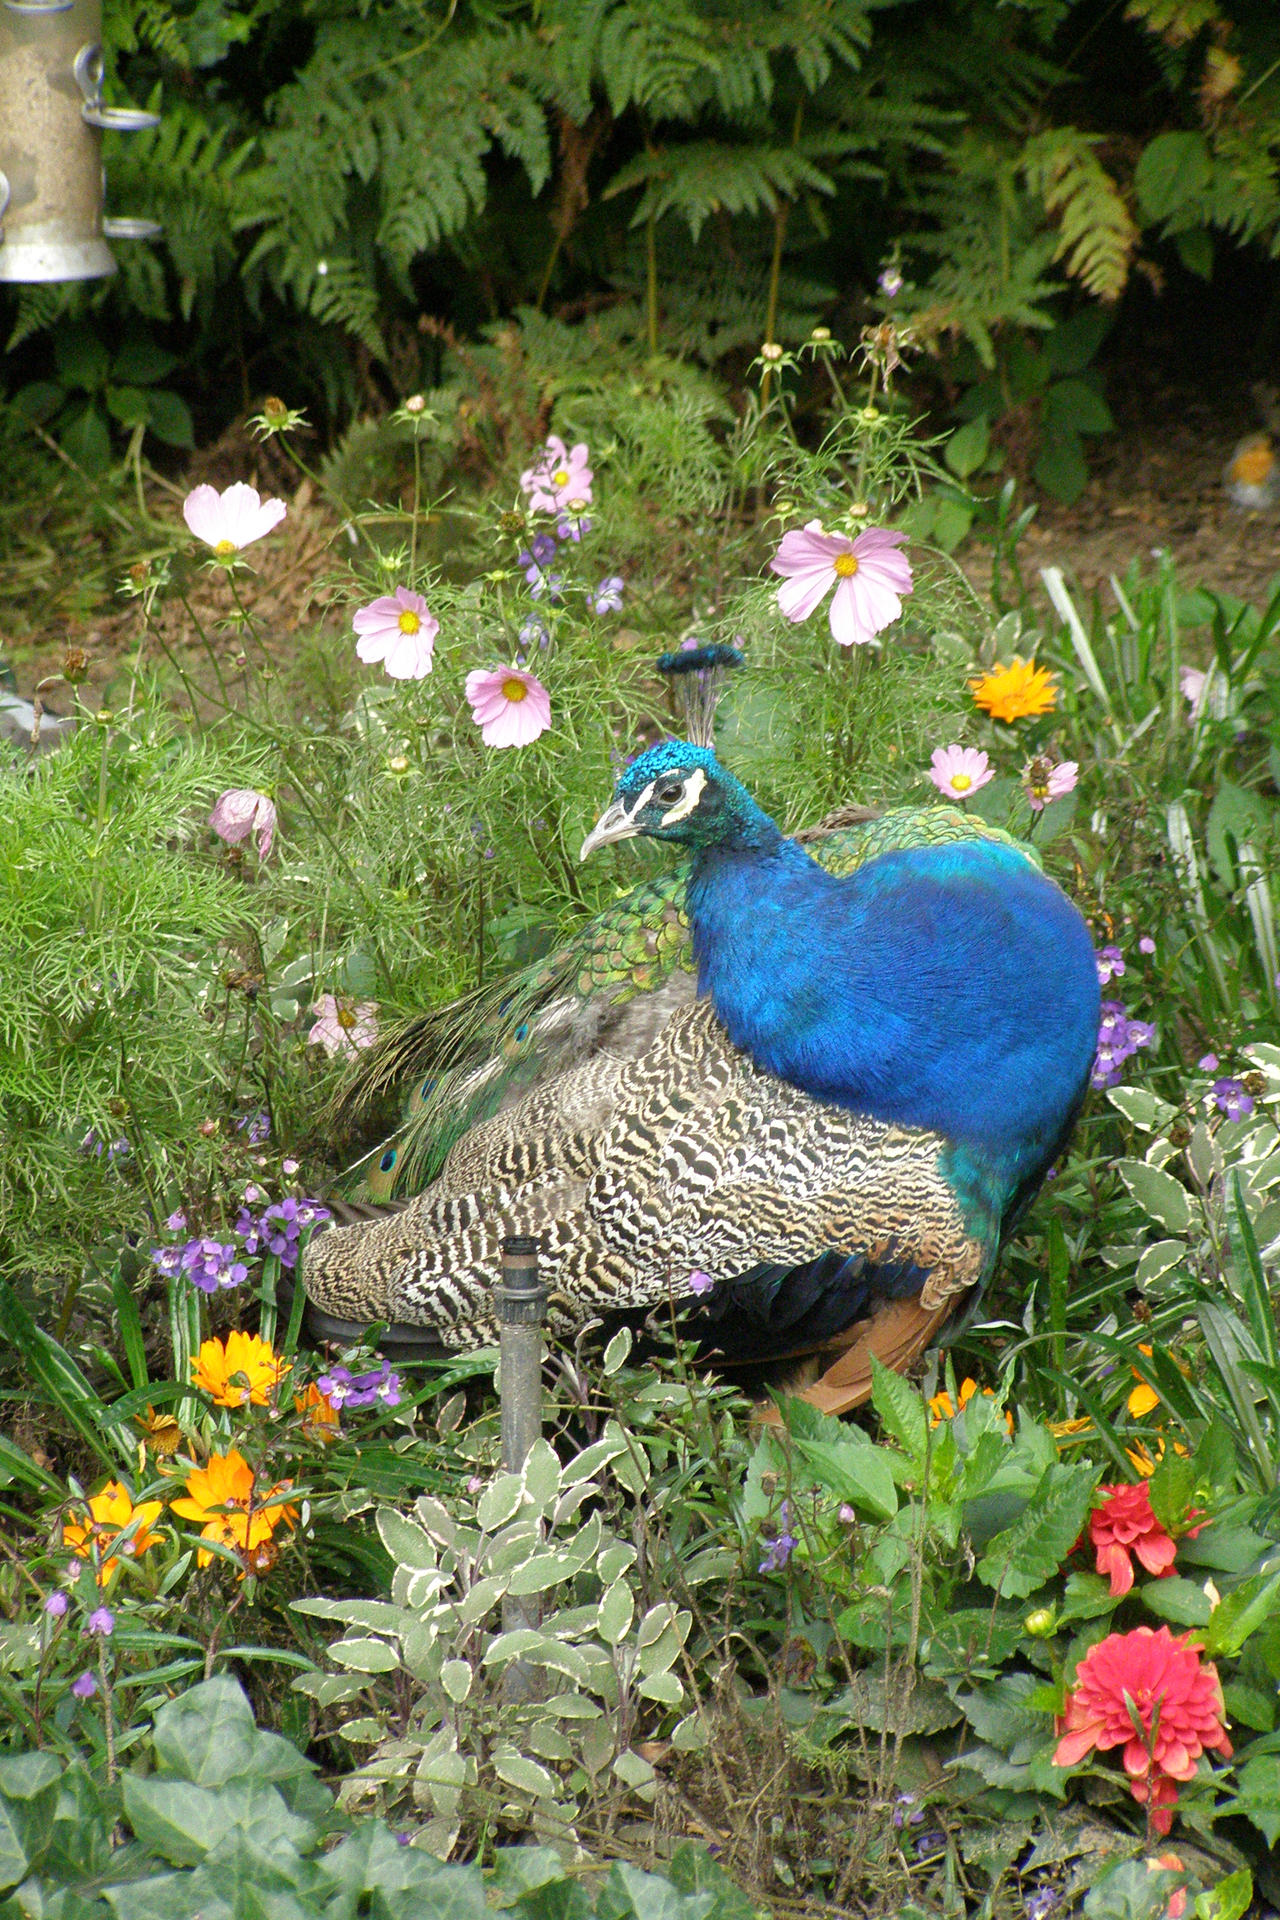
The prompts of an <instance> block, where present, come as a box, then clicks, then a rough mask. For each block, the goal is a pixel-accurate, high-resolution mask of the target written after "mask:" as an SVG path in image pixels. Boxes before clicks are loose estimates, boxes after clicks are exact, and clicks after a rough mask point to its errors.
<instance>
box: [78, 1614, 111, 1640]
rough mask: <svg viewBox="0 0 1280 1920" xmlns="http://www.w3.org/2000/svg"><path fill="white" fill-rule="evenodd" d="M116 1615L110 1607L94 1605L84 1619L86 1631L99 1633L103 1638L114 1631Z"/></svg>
mask: <svg viewBox="0 0 1280 1920" xmlns="http://www.w3.org/2000/svg"><path fill="white" fill-rule="evenodd" d="M115 1624H116V1617H115V1615H114V1613H112V1611H111V1609H110V1607H95V1608H94V1610H93V1612H92V1613H91V1614H90V1615H89V1618H88V1619H87V1620H86V1621H85V1632H86V1633H98V1634H101V1635H102V1637H103V1639H105V1638H106V1636H107V1635H108V1634H109V1633H113V1632H114V1631H115Z"/></svg>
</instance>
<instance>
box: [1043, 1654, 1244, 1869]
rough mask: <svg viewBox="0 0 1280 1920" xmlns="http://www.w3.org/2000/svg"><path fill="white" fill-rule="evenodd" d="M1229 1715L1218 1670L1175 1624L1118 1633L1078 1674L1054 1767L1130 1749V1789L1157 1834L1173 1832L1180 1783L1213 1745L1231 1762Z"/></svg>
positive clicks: (1126, 1764) (1126, 1758)
mask: <svg viewBox="0 0 1280 1920" xmlns="http://www.w3.org/2000/svg"><path fill="white" fill-rule="evenodd" d="M1224 1712H1225V1708H1224V1706H1223V1700H1222V1687H1221V1685H1220V1684H1219V1681H1218V1672H1217V1668H1216V1667H1214V1666H1213V1665H1212V1664H1209V1663H1204V1664H1202V1662H1201V1659H1200V1648H1199V1647H1198V1646H1197V1645H1196V1644H1195V1643H1194V1642H1192V1641H1191V1640H1190V1639H1189V1638H1184V1639H1181V1640H1175V1639H1174V1637H1173V1635H1172V1634H1171V1633H1170V1631H1169V1629H1168V1627H1159V1628H1157V1629H1156V1630H1155V1631H1153V1630H1152V1629H1151V1628H1150V1627H1135V1628H1134V1630H1133V1632H1132V1633H1112V1634H1109V1635H1108V1636H1107V1638H1106V1639H1105V1640H1102V1641H1100V1642H1099V1643H1098V1645H1097V1646H1096V1647H1091V1648H1090V1649H1089V1652H1088V1653H1087V1654H1086V1655H1085V1657H1084V1659H1083V1660H1082V1661H1081V1662H1080V1665H1079V1667H1078V1668H1077V1669H1076V1684H1075V1688H1074V1690H1073V1691H1072V1692H1070V1693H1068V1695H1067V1710H1066V1713H1065V1714H1064V1715H1063V1717H1062V1719H1061V1720H1060V1721H1059V1723H1058V1732H1059V1733H1060V1734H1061V1736H1062V1737H1061V1739H1060V1740H1059V1741H1058V1746H1057V1751H1056V1752H1055V1754H1054V1756H1053V1763H1054V1765H1055V1766H1057V1767H1074V1766H1075V1765H1076V1763H1077V1762H1078V1761H1080V1760H1083V1759H1084V1756H1085V1754H1086V1753H1088V1752H1090V1750H1091V1749H1093V1748H1096V1749H1097V1750H1098V1751H1099V1752H1103V1751H1104V1750H1105V1749H1107V1748H1109V1747H1119V1746H1123V1748H1124V1754H1123V1756H1122V1758H1123V1761H1124V1770H1125V1772H1126V1773H1127V1774H1128V1775H1129V1791H1130V1792H1131V1793H1132V1795H1133V1797H1134V1799H1135V1800H1136V1801H1137V1802H1138V1804H1139V1805H1140V1806H1145V1807H1146V1808H1147V1818H1148V1820H1149V1821H1150V1823H1151V1826H1152V1828H1153V1830H1154V1831H1155V1832H1156V1833H1168V1831H1169V1828H1170V1827H1171V1826H1172V1824H1173V1808H1174V1807H1175V1806H1176V1804H1177V1800H1178V1789H1177V1784H1176V1783H1177V1782H1178V1781H1179V1780H1190V1779H1192V1778H1193V1777H1194V1774H1195V1770H1196V1763H1197V1761H1198V1760H1199V1758H1200V1756H1201V1754H1202V1753H1204V1752H1205V1751H1206V1749H1207V1748H1210V1747H1212V1748H1213V1749H1214V1751H1215V1752H1217V1753H1220V1754H1221V1755H1222V1756H1223V1758H1224V1759H1230V1757H1231V1742H1230V1741H1229V1740H1228V1738H1227V1732H1226V1727H1225V1725H1224V1723H1223V1715H1224ZM1139 1727H1141V1729H1142V1734H1141V1737H1139V1733H1138V1729H1139Z"/></svg>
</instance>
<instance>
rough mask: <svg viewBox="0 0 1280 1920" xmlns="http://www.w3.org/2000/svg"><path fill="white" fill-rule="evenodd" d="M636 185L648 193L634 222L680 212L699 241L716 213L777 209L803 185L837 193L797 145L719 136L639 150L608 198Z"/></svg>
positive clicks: (611, 184)
mask: <svg viewBox="0 0 1280 1920" xmlns="http://www.w3.org/2000/svg"><path fill="white" fill-rule="evenodd" d="M633 187H643V188H644V192H643V193H642V194H641V196H640V202H639V205H638V206H637V207H636V210H635V212H634V213H633V214H632V216H631V224H632V226H642V225H643V224H644V223H645V222H646V221H648V220H660V219H661V218H662V216H663V214H665V213H672V212H675V213H679V214H680V215H681V216H682V218H683V219H684V221H685V223H686V224H687V226H688V228H689V231H690V232H691V233H692V235H693V237H694V239H695V240H696V239H697V238H698V236H699V234H700V233H701V232H702V228H703V226H704V224H705V223H706V221H707V220H708V219H709V218H710V217H711V215H712V214H714V213H721V212H724V213H759V212H761V211H767V212H769V213H772V212H774V211H775V209H776V208H777V206H778V203H779V200H780V199H781V200H791V199H794V197H795V196H796V194H797V193H799V192H800V191H801V190H802V189H803V188H806V187H807V188H808V189H809V190H810V191H811V192H814V193H824V194H830V193H834V192H835V183H834V181H833V180H832V178H831V176H830V174H828V173H824V172H823V171H822V169H821V168H819V167H816V166H815V165H814V164H813V162H812V161H811V160H809V159H808V158H807V157H806V156H805V155H804V154H803V153H801V152H800V151H799V149H798V148H796V147H766V146H760V147H746V146H730V145H729V144H728V143H727V142H722V141H717V140H690V141H688V142H686V143H685V144H684V145H682V146H670V147H663V148H660V149H655V150H654V151H652V152H647V153H640V154H637V155H636V157H635V159H634V160H631V161H629V162H628V163H627V165H626V166H625V167H623V168H621V169H620V170H619V172H617V173H616V174H615V175H614V177H613V179H612V180H611V181H610V182H609V184H608V186H607V187H606V188H605V189H604V193H603V195H602V198H603V199H606V200H611V199H613V198H614V196H615V195H617V194H619V193H625V192H627V190H628V189H629V188H633Z"/></svg>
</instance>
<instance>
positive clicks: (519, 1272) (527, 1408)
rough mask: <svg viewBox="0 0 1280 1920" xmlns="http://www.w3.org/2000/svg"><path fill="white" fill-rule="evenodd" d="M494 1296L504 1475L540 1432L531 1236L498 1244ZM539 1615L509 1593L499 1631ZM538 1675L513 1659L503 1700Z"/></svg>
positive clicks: (543, 1294)
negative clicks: (499, 1263) (499, 1268)
mask: <svg viewBox="0 0 1280 1920" xmlns="http://www.w3.org/2000/svg"><path fill="white" fill-rule="evenodd" d="M493 1298H494V1304H495V1305H496V1307H497V1310H498V1353H499V1361H500V1366H501V1373H502V1386H501V1405H502V1464H503V1466H504V1467H505V1468H506V1470H507V1472H508V1473H519V1472H520V1471H521V1470H522V1469H523V1467H524V1463H525V1461H526V1460H527V1459H528V1457H529V1452H530V1449H531V1448H532V1446H533V1443H534V1441H535V1440H538V1439H540V1438H541V1435H542V1323H543V1321H544V1320H545V1318H546V1313H547V1289H546V1287H545V1286H544V1285H543V1284H542V1282H541V1281H540V1280H539V1278H538V1242H537V1239H536V1237H535V1236H534V1235H533V1234H528V1233H512V1234H508V1235H507V1237H506V1239H505V1240H504V1241H503V1242H502V1278H501V1279H500V1280H499V1281H498V1283H497V1285H496V1286H495V1287H494V1289H493ZM541 1619H542V1608H541V1606H540V1604H539V1602H538V1598H537V1596H536V1595H535V1594H530V1595H527V1596H522V1597H516V1596H514V1595H510V1594H509V1595H508V1596H507V1597H506V1598H505V1599H504V1600H503V1602H502V1628H503V1632H504V1633H510V1632H512V1631H513V1630H514V1629H516V1628H519V1627H536V1626H538V1625H539V1623H540V1621H541ZM539 1678H540V1676H539V1674H538V1672H537V1671H536V1669H534V1668H532V1667H530V1666H529V1665H528V1664H527V1663H526V1662H525V1661H523V1660H513V1661H512V1662H511V1664H510V1666H508V1668H507V1670H506V1673H505V1675H504V1676H503V1692H504V1693H505V1694H506V1696H507V1698H508V1699H511V1700H527V1699H529V1698H530V1697H531V1696H532V1694H533V1693H534V1692H535V1691H536V1687H537V1684H538V1681H539Z"/></svg>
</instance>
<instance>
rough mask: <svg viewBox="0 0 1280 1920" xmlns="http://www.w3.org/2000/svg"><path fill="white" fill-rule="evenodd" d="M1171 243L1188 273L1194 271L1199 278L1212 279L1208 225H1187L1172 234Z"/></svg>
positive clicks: (1211, 246) (1212, 256) (1210, 239)
mask: <svg viewBox="0 0 1280 1920" xmlns="http://www.w3.org/2000/svg"><path fill="white" fill-rule="evenodd" d="M1173 244H1174V246H1175V247H1176V248H1177V249H1178V258H1179V260H1181V262H1182V264H1183V266H1184V267H1185V268H1186V269H1187V272H1188V273H1194V274H1195V275H1196V277H1197V279H1200V280H1212V278H1213V263H1214V246H1213V235H1212V234H1211V233H1210V231H1209V229H1208V227H1187V228H1186V229H1185V230H1184V231H1183V232H1182V233H1176V234H1175V235H1174V236H1173Z"/></svg>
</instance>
